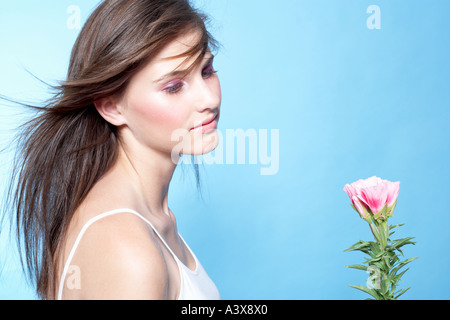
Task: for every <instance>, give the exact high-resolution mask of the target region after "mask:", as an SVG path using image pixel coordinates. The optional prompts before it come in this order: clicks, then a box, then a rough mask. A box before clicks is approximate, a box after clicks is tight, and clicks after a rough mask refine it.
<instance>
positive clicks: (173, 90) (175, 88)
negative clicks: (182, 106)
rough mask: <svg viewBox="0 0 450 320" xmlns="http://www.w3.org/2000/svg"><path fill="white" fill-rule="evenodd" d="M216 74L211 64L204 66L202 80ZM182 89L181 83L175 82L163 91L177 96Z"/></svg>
mask: <svg viewBox="0 0 450 320" xmlns="http://www.w3.org/2000/svg"><path fill="white" fill-rule="evenodd" d="M215 73H217V70H214V68H213V66H212V63H211V64H209V65H208V66H206V67H205V68H204V69H203V71H202V77H203V79H209V78H210V77H211V76H212V75H213V74H215ZM182 87H183V82H177V83H175V84H173V85H171V86H169V87H168V88H166V89H164V91H165V92H166V93H168V94H177V93H179V92H180V90H181V88H182Z"/></svg>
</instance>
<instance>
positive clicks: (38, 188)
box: [9, 0, 216, 299]
mask: <svg viewBox="0 0 450 320" xmlns="http://www.w3.org/2000/svg"><path fill="white" fill-rule="evenodd" d="M205 21H206V17H205V16H204V15H202V14H201V13H199V12H198V11H196V10H195V9H194V8H193V7H192V6H191V5H190V3H189V0H105V1H102V2H101V3H100V4H99V6H98V7H97V8H96V9H95V11H94V12H93V13H92V14H91V15H90V17H89V18H88V20H87V21H86V23H85V25H84V27H83V29H82V30H81V32H80V34H79V36H78V38H77V40H76V42H75V44H74V47H73V50H72V54H71V59H70V64H69V69H68V74H67V79H66V80H65V81H62V82H60V83H59V84H58V85H57V86H53V87H52V88H53V89H54V90H56V91H55V94H54V95H53V96H52V98H51V99H50V100H48V101H47V102H46V103H45V106H39V107H38V106H29V107H32V108H34V109H36V110H37V116H36V117H35V118H33V119H32V120H31V121H29V122H27V123H25V124H24V125H23V126H22V127H21V131H20V134H19V135H18V142H19V144H18V146H17V155H16V163H15V170H14V172H13V178H12V180H11V181H12V184H13V186H14V187H13V188H11V190H10V193H9V197H10V200H9V202H10V203H11V205H12V206H13V208H14V209H13V210H14V215H15V220H16V223H17V238H18V240H19V248H20V250H21V252H23V253H24V259H23V261H22V263H23V266H24V269H25V270H26V272H27V274H28V276H29V277H30V279H31V280H32V282H33V283H34V285H35V286H36V292H37V294H38V297H39V298H41V299H52V298H54V292H55V284H56V282H57V277H58V267H59V266H58V261H59V255H60V254H61V250H62V242H63V240H64V238H65V235H66V232H67V228H68V225H69V222H70V221H71V218H72V216H73V214H74V212H75V211H76V210H77V208H78V207H79V205H80V204H81V202H82V201H83V200H84V199H85V197H86V195H87V194H88V193H89V191H90V190H91V189H92V187H93V186H94V184H95V183H96V182H97V181H98V180H99V179H100V178H101V177H102V176H103V175H104V174H105V173H106V172H107V171H108V170H109V169H110V168H111V167H112V165H113V164H114V163H115V161H116V159H117V154H118V151H117V150H118V143H119V137H118V134H117V131H116V128H115V127H114V126H112V125H111V124H109V123H108V122H106V121H105V120H104V119H103V118H102V117H101V116H100V114H99V113H98V112H97V110H96V108H95V106H94V102H95V101H96V100H97V99H101V98H103V97H107V96H113V95H116V96H117V95H120V94H122V93H123V92H124V90H125V89H126V88H127V85H128V83H129V81H130V79H131V77H132V76H133V75H134V74H136V72H137V71H138V70H139V69H140V68H141V67H143V66H144V65H145V64H146V63H148V62H149V61H151V59H152V58H153V57H155V56H156V55H157V54H158V53H159V52H160V51H161V49H163V48H164V47H165V46H166V45H167V44H168V43H169V42H171V41H173V40H175V39H176V38H177V37H179V36H181V35H183V34H185V33H187V32H189V31H193V30H197V31H199V32H200V34H201V37H199V40H198V43H197V44H196V45H195V46H193V47H192V48H190V49H189V50H188V51H186V52H185V53H183V54H181V55H180V56H177V57H174V58H179V57H184V56H185V57H186V59H189V58H190V57H194V56H196V55H198V58H197V59H196V61H195V62H194V63H193V64H192V67H194V66H195V65H196V64H198V63H200V61H201V59H202V58H203V56H204V54H205V53H206V51H207V50H209V49H210V48H211V47H215V46H216V43H215V41H214V39H213V38H212V36H211V35H210V34H209V32H208V31H207V30H206V26H205ZM199 53H200V54H199ZM197 170H198V168H197ZM197 174H198V171H197Z"/></svg>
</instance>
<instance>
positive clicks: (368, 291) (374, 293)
mask: <svg viewBox="0 0 450 320" xmlns="http://www.w3.org/2000/svg"><path fill="white" fill-rule="evenodd" d="M349 286H350V287H352V288H355V289H358V290H361V291H364V292H365V293H368V294H370V295H371V296H372V297H374V298H375V299H377V300H382V297H381V296H380V295H379V294H378V293H377V292H376V291H375V290H374V289H370V288H367V287H364V286H358V285H356V286H353V285H349Z"/></svg>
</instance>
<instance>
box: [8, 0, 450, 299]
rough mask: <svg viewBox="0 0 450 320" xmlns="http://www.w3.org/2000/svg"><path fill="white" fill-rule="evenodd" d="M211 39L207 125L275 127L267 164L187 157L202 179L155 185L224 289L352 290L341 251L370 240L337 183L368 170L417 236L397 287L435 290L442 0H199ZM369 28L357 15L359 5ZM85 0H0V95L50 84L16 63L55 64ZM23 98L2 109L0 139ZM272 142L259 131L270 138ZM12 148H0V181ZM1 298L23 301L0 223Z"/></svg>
mask: <svg viewBox="0 0 450 320" xmlns="http://www.w3.org/2000/svg"><path fill="white" fill-rule="evenodd" d="M196 4H197V6H198V7H199V8H201V9H202V10H203V11H205V12H206V13H207V14H209V15H210V16H211V18H212V22H211V29H210V30H211V32H212V33H213V34H214V35H215V36H216V37H217V38H218V40H219V41H220V42H221V44H222V48H221V49H220V51H219V52H218V55H217V59H216V64H215V66H216V68H217V69H218V71H219V76H220V78H221V83H222V90H223V103H222V115H221V123H220V125H219V126H220V129H221V130H222V131H223V132H225V130H226V129H238V128H242V129H244V130H247V129H254V130H259V129H268V130H269V132H270V129H278V130H279V135H280V140H279V148H280V153H279V171H278V173H277V174H275V175H269V176H264V175H261V174H260V168H261V167H264V166H263V165H261V163H258V164H256V165H255V164H222V165H221V164H217V165H203V166H202V167H201V175H202V186H203V188H202V192H201V193H199V192H198V191H197V189H196V187H195V181H194V176H193V174H192V173H191V172H192V170H191V169H190V168H189V166H188V165H183V167H180V168H178V169H177V171H176V174H175V176H174V179H173V183H172V186H171V191H170V194H169V203H170V207H171V209H172V211H173V212H174V213H175V214H176V216H177V219H178V224H179V230H180V232H181V233H182V235H183V236H184V238H185V239H186V240H187V241H188V243H189V244H190V246H191V248H192V249H193V250H194V252H195V253H196V254H197V256H198V257H199V259H200V261H201V262H202V264H203V265H204V267H205V269H206V270H207V271H208V273H209V274H210V276H211V278H213V280H214V281H215V282H216V284H217V286H218V288H219V290H220V291H221V294H222V298H224V299H363V298H366V297H368V296H367V295H366V294H365V293H363V292H360V291H357V290H355V289H352V288H350V287H349V286H348V284H360V285H365V283H366V280H367V278H368V274H367V273H365V272H363V271H359V270H354V269H347V268H346V267H345V266H346V265H348V264H358V263H362V262H363V256H362V255H360V254H359V253H356V252H350V253H344V252H343V250H345V249H346V248H347V247H348V246H350V245H351V244H353V243H355V242H356V241H358V240H371V239H372V235H371V233H370V230H369V228H368V226H367V224H366V223H365V222H364V221H363V220H361V219H359V218H358V216H357V215H356V213H355V212H354V211H353V210H352V209H351V208H350V205H349V199H348V198H347V195H346V194H345V193H344V191H343V189H342V188H343V187H344V185H345V184H346V183H351V182H353V181H355V180H358V179H362V178H368V177H370V176H373V175H376V176H379V177H381V178H383V179H388V180H391V181H400V182H401V184H400V185H401V189H400V195H399V199H398V205H397V209H396V212H395V216H394V218H392V223H405V226H403V227H402V228H400V229H399V231H398V232H397V235H398V237H401V236H415V237H416V241H417V244H416V245H415V246H406V247H405V250H404V252H405V256H406V257H412V256H420V258H419V259H418V260H416V261H414V262H413V263H411V264H410V270H409V271H408V272H407V273H406V274H405V275H404V276H403V280H404V286H403V287H407V286H411V287H412V289H411V290H410V291H408V292H407V293H406V294H405V295H404V296H403V298H404V299H449V298H450V291H449V290H448V287H449V286H450V277H449V275H448V270H449V269H450V257H449V249H450V248H449V241H450V233H449V231H448V230H449V222H450V215H449V209H448V205H447V201H448V198H449V192H450V186H449V177H450V175H449V173H450V172H449V155H450V154H449V151H450V150H449V142H448V141H449V138H450V134H449V120H450V112H449V107H450V106H449V98H450V90H448V87H449V74H450V62H449V61H450V59H449V58H450V55H449V53H450V52H449V51H450V47H449V33H450V18H449V15H448V13H449V12H450V1H445V0H441V1H439V0H432V1H425V0H421V1H418V0H396V1H387V0H384V1H383V0H371V1H363V0H340V1H336V0H314V1H313V0H303V1H299V0H295V1H294V0H282V1H267V0H246V1H237V0H214V1H211V0H198V1H196ZM372 4H375V5H378V6H379V7H380V9H381V29H373V30H371V29H369V28H368V27H367V25H366V20H367V19H368V18H369V17H370V14H369V13H367V12H366V9H367V8H368V6H369V5H372ZM70 5H78V6H79V7H80V9H81V20H82V22H84V21H85V19H86V18H87V16H88V14H89V13H90V12H91V11H92V9H93V8H94V6H95V5H96V1H88V0H71V1H66V0H60V1H25V0H16V1H2V2H1V3H0V45H1V50H0V94H4V95H7V96H10V97H14V98H17V99H20V100H24V101H32V102H35V101H41V100H43V99H45V98H47V97H48V91H47V90H46V87H45V86H44V85H43V84H41V83H39V81H37V80H36V79H34V78H33V77H32V76H30V74H28V73H27V72H26V71H25V70H26V69H28V70H29V71H30V72H32V73H33V74H35V75H36V76H38V77H39V78H40V79H42V80H44V81H48V82H50V83H53V84H54V83H55V82H56V81H57V80H62V79H64V77H65V74H66V70H67V65H68V60H69V54H70V51H71V47H72V45H73V43H74V41H75V38H76V36H77V34H78V32H79V31H78V30H76V29H75V30H71V29H69V28H68V27H67V25H66V22H67V19H68V18H69V17H70V14H68V13H67V11H66V10H67V8H68V7H69V6H70ZM26 115H27V114H26V112H24V111H23V110H21V109H16V108H11V107H5V106H4V104H2V107H1V108H0V121H1V126H0V134H1V146H2V147H3V146H4V145H6V143H7V141H9V140H8V139H10V138H11V136H12V133H13V131H12V129H13V128H14V127H16V126H17V125H19V124H20V123H21V122H22V121H23V119H24V117H25V116H26ZM269 141H270V136H269ZM10 162H11V153H8V152H4V153H2V154H1V156H0V164H1V168H0V179H1V180H0V181H1V189H0V191H2V193H3V192H4V187H5V185H6V179H7V177H8V174H9V163H10ZM0 250H1V251H0V264H1V266H2V269H1V274H0V298H2V299H34V294H33V291H32V290H31V289H30V287H29V286H28V285H27V284H26V282H25V281H24V280H23V278H22V276H21V271H20V270H21V269H20V264H19V263H18V258H17V253H16V252H15V250H14V246H12V244H11V243H10V240H8V230H7V224H4V226H3V229H2V235H1V237H0Z"/></svg>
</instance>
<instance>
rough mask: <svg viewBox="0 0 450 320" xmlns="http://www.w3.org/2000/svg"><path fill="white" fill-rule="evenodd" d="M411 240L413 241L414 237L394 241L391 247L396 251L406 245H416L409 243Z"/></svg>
mask: <svg viewBox="0 0 450 320" xmlns="http://www.w3.org/2000/svg"><path fill="white" fill-rule="evenodd" d="M411 239H414V237H408V238H403V239H397V240H394V244H393V245H392V247H393V248H395V249H398V248H401V247H403V246H404V245H407V244H416V243H415V242H413V241H410V240H411Z"/></svg>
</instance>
